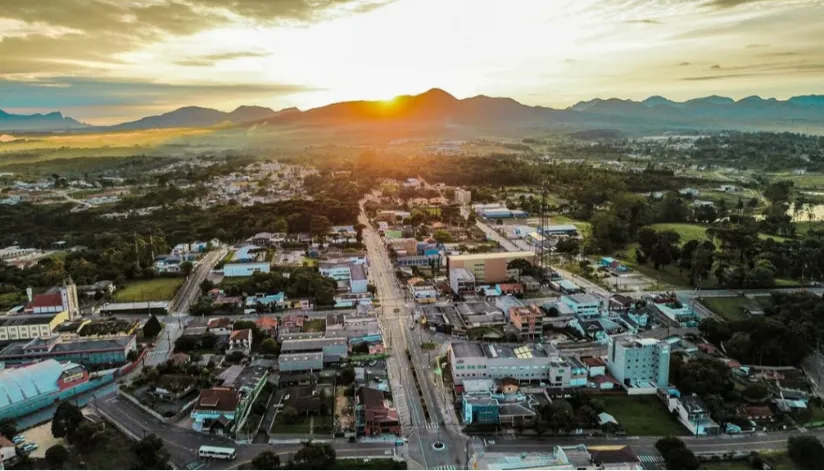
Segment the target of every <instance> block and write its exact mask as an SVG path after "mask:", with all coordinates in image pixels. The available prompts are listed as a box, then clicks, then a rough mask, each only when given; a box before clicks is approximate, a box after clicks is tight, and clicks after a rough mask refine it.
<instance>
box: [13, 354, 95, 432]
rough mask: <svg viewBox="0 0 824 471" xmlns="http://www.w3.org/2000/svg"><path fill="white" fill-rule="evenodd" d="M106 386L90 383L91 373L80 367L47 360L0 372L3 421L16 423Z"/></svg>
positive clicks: (74, 364)
mask: <svg viewBox="0 0 824 471" xmlns="http://www.w3.org/2000/svg"><path fill="white" fill-rule="evenodd" d="M101 384H102V383H101V382H99V381H95V382H93V383H89V373H88V372H87V371H86V369H85V368H83V367H82V366H81V365H78V364H76V363H60V362H58V361H56V360H45V361H42V362H40V363H35V364H32V365H28V366H24V367H21V368H3V369H2V370H0V420H2V419H16V418H18V417H22V416H25V415H28V414H32V413H34V412H37V411H38V410H40V409H44V408H46V407H50V406H53V405H54V404H55V403H57V402H60V401H65V400H69V399H71V398H72V397H74V396H76V395H78V394H82V393H84V392H86V391H88V390H90V389H94V388H96V387H98V386H100V385H101Z"/></svg>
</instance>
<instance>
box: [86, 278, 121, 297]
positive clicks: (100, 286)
mask: <svg viewBox="0 0 824 471" xmlns="http://www.w3.org/2000/svg"><path fill="white" fill-rule="evenodd" d="M114 290H115V285H114V282H112V281H109V280H101V281H98V282H97V283H92V284H90V285H84V286H78V287H77V292H78V293H80V294H82V295H83V296H87V297H90V298H91V297H94V296H95V295H96V294H97V293H102V294H104V295H110V294H112V293H114Z"/></svg>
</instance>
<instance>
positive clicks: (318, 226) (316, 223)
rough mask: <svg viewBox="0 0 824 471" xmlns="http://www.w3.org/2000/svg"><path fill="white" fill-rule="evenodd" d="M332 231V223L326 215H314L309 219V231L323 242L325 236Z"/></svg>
mask: <svg viewBox="0 0 824 471" xmlns="http://www.w3.org/2000/svg"><path fill="white" fill-rule="evenodd" d="M331 231H332V223H331V222H329V218H327V217H326V216H320V215H317V214H314V215H312V218H311V219H310V220H309V233H310V234H311V235H312V236H313V237H317V238H318V240H319V241H320V242H321V243H323V240H324V238H325V237H326V235H327V234H329V232H331Z"/></svg>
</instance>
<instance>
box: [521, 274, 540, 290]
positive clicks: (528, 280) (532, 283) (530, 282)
mask: <svg viewBox="0 0 824 471" xmlns="http://www.w3.org/2000/svg"><path fill="white" fill-rule="evenodd" d="M520 282H521V285H523V288H524V291H526V292H528V293H531V292H534V291H538V290H540V289H541V283H540V282H539V281H538V280H536V279H535V278H534V277H532V276H529V275H524V276H522V277H521V279H520Z"/></svg>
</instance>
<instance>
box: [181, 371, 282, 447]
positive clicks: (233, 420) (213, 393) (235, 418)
mask: <svg viewBox="0 0 824 471" xmlns="http://www.w3.org/2000/svg"><path fill="white" fill-rule="evenodd" d="M221 378H222V379H223V383H222V384H221V385H220V386H218V387H213V388H209V389H204V390H202V391H201V392H200V395H199V396H198V398H197V402H196V403H195V405H194V408H193V409H192V412H191V417H192V419H194V422H193V423H192V428H193V429H194V430H196V431H198V432H210V433H217V434H230V435H234V434H236V433H237V431H238V430H241V429H243V426H244V425H245V424H246V420H247V419H248V418H249V415H250V413H251V410H252V404H253V403H254V402H255V399H257V397H258V395H259V394H260V392H261V391H262V390H263V387H264V386H265V385H266V382H267V381H268V378H269V373H268V371H267V369H266V368H264V367H261V366H245V367H244V366H242V365H234V366H232V367H230V368H229V369H227V370H225V371H224V372H223V373H222V374H221Z"/></svg>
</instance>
